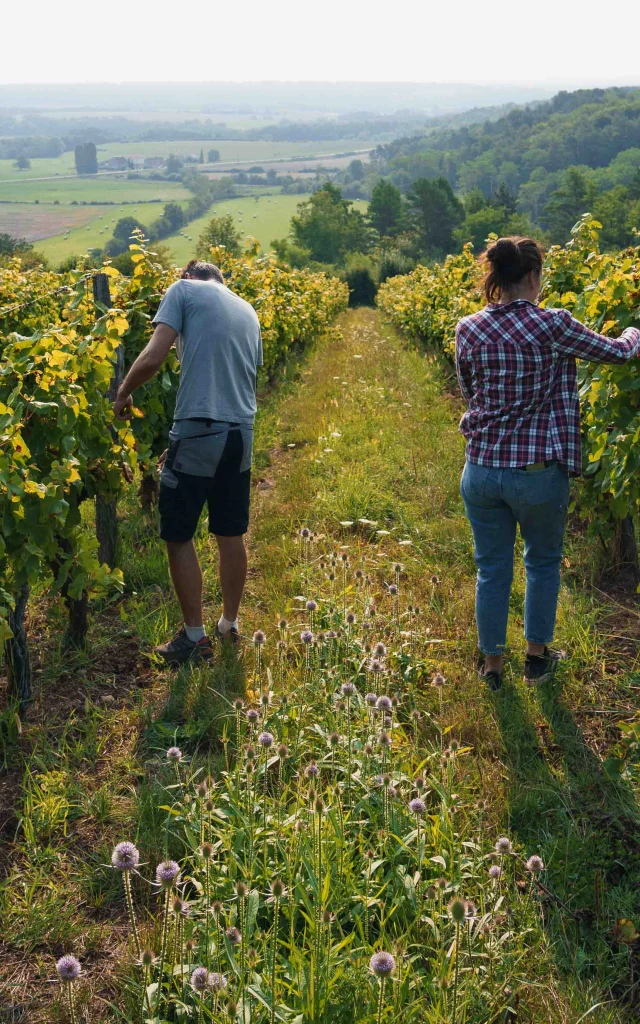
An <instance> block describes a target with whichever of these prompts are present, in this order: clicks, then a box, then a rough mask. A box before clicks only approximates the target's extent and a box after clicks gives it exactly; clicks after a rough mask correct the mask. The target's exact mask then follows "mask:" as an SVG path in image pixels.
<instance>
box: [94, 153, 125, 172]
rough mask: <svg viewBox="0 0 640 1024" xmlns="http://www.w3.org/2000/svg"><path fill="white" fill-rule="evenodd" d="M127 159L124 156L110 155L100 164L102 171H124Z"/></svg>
mask: <svg viewBox="0 0 640 1024" xmlns="http://www.w3.org/2000/svg"><path fill="white" fill-rule="evenodd" d="M128 166H129V161H128V160H127V158H126V156H112V157H110V158H109V159H108V160H104V161H103V162H102V163H101V164H100V169H101V170H103V171H126V169H127V167H128Z"/></svg>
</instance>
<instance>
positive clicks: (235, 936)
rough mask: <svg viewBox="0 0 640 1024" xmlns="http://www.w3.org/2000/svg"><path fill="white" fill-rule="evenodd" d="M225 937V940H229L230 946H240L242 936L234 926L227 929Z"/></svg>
mask: <svg viewBox="0 0 640 1024" xmlns="http://www.w3.org/2000/svg"><path fill="white" fill-rule="evenodd" d="M225 935H226V936H227V939H228V940H229V942H230V943H231V945H232V946H239V945H240V942H241V940H242V935H241V934H240V929H239V928H236V927H235V926H234V925H232V926H231V928H227V930H226V932H225Z"/></svg>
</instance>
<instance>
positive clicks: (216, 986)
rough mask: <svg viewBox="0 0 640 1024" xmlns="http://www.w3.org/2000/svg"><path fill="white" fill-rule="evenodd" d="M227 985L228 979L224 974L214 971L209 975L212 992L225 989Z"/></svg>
mask: <svg viewBox="0 0 640 1024" xmlns="http://www.w3.org/2000/svg"><path fill="white" fill-rule="evenodd" d="M226 987H227V979H226V978H225V976H224V974H218V972H217V971H214V972H213V973H212V974H210V975H209V988H210V989H211V991H212V992H221V991H222V989H225V988H226Z"/></svg>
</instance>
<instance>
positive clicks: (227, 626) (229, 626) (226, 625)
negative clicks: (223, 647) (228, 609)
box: [218, 615, 238, 636]
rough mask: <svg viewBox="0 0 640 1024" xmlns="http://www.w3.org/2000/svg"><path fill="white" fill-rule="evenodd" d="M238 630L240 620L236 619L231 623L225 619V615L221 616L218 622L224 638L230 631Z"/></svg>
mask: <svg viewBox="0 0 640 1024" xmlns="http://www.w3.org/2000/svg"><path fill="white" fill-rule="evenodd" d="M237 628H238V620H237V619H234V620H233V622H229V620H228V619H225V617H224V615H221V616H220V619H219V620H218V629H219V630H220V632H221V633H222V635H223V636H224V635H225V633H228V632H229V630H230V629H237Z"/></svg>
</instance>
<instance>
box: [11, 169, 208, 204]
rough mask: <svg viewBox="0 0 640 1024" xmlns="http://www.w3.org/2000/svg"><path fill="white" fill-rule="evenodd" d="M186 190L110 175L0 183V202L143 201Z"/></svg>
mask: <svg viewBox="0 0 640 1024" xmlns="http://www.w3.org/2000/svg"><path fill="white" fill-rule="evenodd" d="M188 195H189V193H188V191H187V190H186V189H185V188H184V187H183V186H182V185H181V184H180V182H177V181H149V180H148V179H138V180H133V181H132V180H130V179H128V178H127V177H126V176H125V175H123V176H122V177H118V176H111V175H106V174H105V175H98V177H96V178H60V179H58V180H57V181H56V180H55V179H52V180H50V181H32V180H29V179H28V178H25V180H24V181H18V182H10V181H0V200H5V201H8V202H12V203H16V202H31V203H32V202H34V200H36V199H37V200H38V201H39V202H41V203H54V202H55V201H56V200H57V201H58V202H59V203H60V204H61V205H62V204H63V203H71V202H73V201H74V200H75V202H77V203H82V202H86V203H91V202H94V203H95V202H114V203H119V202H123V201H125V200H129V201H133V202H138V203H139V202H144V201H145V200H146V201H149V200H151V199H163V200H165V201H168V200H169V199H184V198H185V197H186V196H188Z"/></svg>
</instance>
